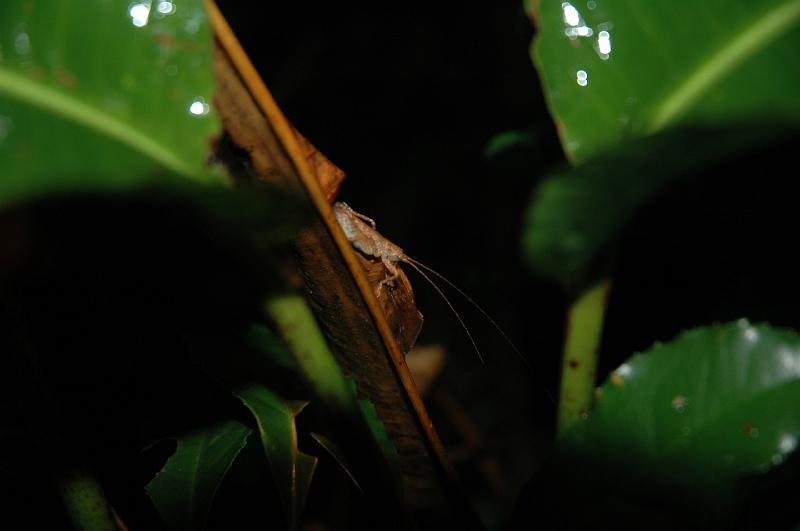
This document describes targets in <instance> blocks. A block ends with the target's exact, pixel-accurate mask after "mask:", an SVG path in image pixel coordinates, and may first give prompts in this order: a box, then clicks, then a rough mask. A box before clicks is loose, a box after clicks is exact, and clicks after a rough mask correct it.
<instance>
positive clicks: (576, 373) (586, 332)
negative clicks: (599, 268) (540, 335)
mask: <svg viewBox="0 0 800 531" xmlns="http://www.w3.org/2000/svg"><path fill="white" fill-rule="evenodd" d="M610 289H611V281H610V280H609V279H605V280H602V281H600V282H599V283H597V284H595V285H594V286H592V287H590V288H589V289H587V290H585V291H584V292H583V293H581V294H580V295H579V296H578V298H577V299H576V300H575V302H573V303H572V305H570V307H569V310H567V330H566V340H565V342H564V355H563V362H562V368H561V391H560V395H559V401H558V433H559V434H561V433H564V431H566V430H567V429H568V428H569V427H570V426H572V425H573V424H574V423H575V422H577V421H578V419H580V418H582V417H585V416H586V414H587V413H588V412H589V407H590V406H591V403H592V393H593V392H594V386H595V377H596V376H597V355H598V351H599V348H600V339H601V338H602V335H603V320H604V318H605V311H606V301H607V300H608V293H609V291H610Z"/></svg>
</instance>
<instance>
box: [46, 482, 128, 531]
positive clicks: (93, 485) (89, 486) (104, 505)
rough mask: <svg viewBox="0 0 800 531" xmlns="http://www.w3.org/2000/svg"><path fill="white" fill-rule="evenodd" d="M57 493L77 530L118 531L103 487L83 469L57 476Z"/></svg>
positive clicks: (118, 527)
mask: <svg viewBox="0 0 800 531" xmlns="http://www.w3.org/2000/svg"><path fill="white" fill-rule="evenodd" d="M56 485H57V487H58V492H59V494H60V495H61V500H62V501H63V502H64V507H65V508H66V510H67V514H69V518H70V520H71V521H72V525H73V526H74V527H75V529H76V530H79V531H117V530H119V529H120V526H118V525H117V523H116V522H115V518H114V515H113V510H112V509H111V506H110V505H109V504H108V501H106V497H105V494H104V493H103V487H101V486H100V483H99V482H98V481H97V479H95V478H94V477H93V476H92V475H90V474H89V473H87V472H86V471H85V470H73V471H70V472H67V473H64V474H63V475H61V476H60V477H58V478H57V479H56Z"/></svg>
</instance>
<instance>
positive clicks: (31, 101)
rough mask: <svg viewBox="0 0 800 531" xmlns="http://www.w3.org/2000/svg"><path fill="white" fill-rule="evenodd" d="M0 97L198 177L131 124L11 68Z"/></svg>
mask: <svg viewBox="0 0 800 531" xmlns="http://www.w3.org/2000/svg"><path fill="white" fill-rule="evenodd" d="M0 94H6V95H8V96H11V97H12V98H15V99H17V100H18V101H21V102H24V103H26V104H28V105H30V106H32V107H36V108H38V109H41V110H44V111H47V112H51V113H53V114H55V115H58V116H60V117H62V118H64V119H67V120H70V121H72V122H74V123H76V124H79V125H81V126H84V127H87V128H89V129H92V130H94V131H96V132H98V133H100V134H101V135H103V136H107V137H110V138H113V139H115V140H117V141H119V142H121V143H122V144H124V145H126V146H128V147H130V148H131V149H133V150H134V151H137V152H139V153H141V154H142V155H144V156H146V157H147V158H150V159H152V160H154V161H155V162H158V163H159V164H161V165H162V166H164V167H165V168H167V169H170V170H172V171H174V172H176V173H178V174H180V175H184V176H193V175H194V174H195V173H196V172H195V171H193V170H192V168H191V166H190V165H189V164H187V163H186V162H185V161H183V160H182V159H181V158H180V157H179V156H177V155H176V154H175V153H174V152H172V151H170V150H168V149H166V148H165V147H164V146H163V144H161V143H160V142H158V141H156V140H153V139H152V138H151V137H150V136H148V135H147V134H145V133H144V132H143V131H140V130H138V129H137V128H135V127H133V126H131V124H129V123H126V122H125V121H123V120H120V119H119V118H116V117H114V116H111V115H109V114H107V113H104V112H102V111H101V110H99V109H97V108H96V107H93V106H91V105H89V104H87V103H85V102H83V101H80V100H79V99H77V98H75V97H72V96H70V95H68V94H65V93H64V92H60V91H58V90H55V89H54V88H52V87H49V86H47V85H45V84H43V83H39V82H36V81H34V80H32V79H30V78H28V77H26V76H24V75H21V74H19V73H16V72H14V71H12V70H10V69H8V68H3V67H0Z"/></svg>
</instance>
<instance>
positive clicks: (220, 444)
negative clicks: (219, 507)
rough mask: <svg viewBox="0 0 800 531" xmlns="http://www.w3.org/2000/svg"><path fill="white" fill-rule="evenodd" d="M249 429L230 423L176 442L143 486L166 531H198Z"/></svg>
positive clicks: (211, 427) (201, 527)
mask: <svg viewBox="0 0 800 531" xmlns="http://www.w3.org/2000/svg"><path fill="white" fill-rule="evenodd" d="M248 435H250V429H249V428H247V427H246V426H244V425H242V424H240V423H239V422H236V421H233V420H230V421H225V422H220V423H218V424H214V425H211V426H208V427H207V428H205V429H202V430H198V431H196V432H193V433H189V434H187V435H185V436H183V437H181V438H179V439H178V448H177V450H176V451H175V454H173V455H172V457H170V458H169V460H168V461H167V463H166V465H164V468H163V469H162V470H161V472H159V473H158V474H157V475H156V477H155V478H153V480H152V481H150V483H149V484H148V485H147V493H148V495H149V496H150V498H151V499H152V500H153V503H154V504H155V506H156V508H157V509H158V513H159V514H160V515H161V518H162V519H163V520H164V523H165V524H166V525H167V528H168V529H171V530H173V529H186V530H189V529H191V530H201V529H203V528H204V527H205V523H206V519H207V518H208V511H209V509H210V508H211V502H212V501H213V499H214V495H215V494H216V492H217V487H219V484H220V482H221V481H222V478H223V477H225V473H226V472H227V471H228V469H229V468H230V467H231V464H232V463H233V460H234V459H235V458H236V456H237V455H238V454H239V451H240V450H241V449H242V448H244V445H245V443H246V442H247V436H248Z"/></svg>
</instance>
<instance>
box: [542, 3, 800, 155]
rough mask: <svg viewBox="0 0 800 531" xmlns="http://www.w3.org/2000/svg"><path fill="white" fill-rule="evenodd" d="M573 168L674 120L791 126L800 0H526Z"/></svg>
mask: <svg viewBox="0 0 800 531" xmlns="http://www.w3.org/2000/svg"><path fill="white" fill-rule="evenodd" d="M528 9H529V11H530V12H531V13H532V15H533V17H534V18H535V21H536V25H537V27H538V37H537V39H536V42H535V44H534V50H533V53H534V60H535V62H536V65H537V68H538V70H539V74H540V76H541V78H542V81H543V83H544V86H545V89H546V90H545V94H546V97H547V99H548V102H549V105H550V108H551V111H552V113H553V116H554V118H555V120H556V122H557V125H558V129H559V132H560V135H561V139H562V143H563V145H564V149H565V150H566V152H567V155H568V156H569V158H570V159H571V160H572V161H574V162H581V161H584V160H586V159H587V158H589V157H590V156H592V155H594V154H596V153H599V152H602V151H604V150H605V149H606V148H608V147H610V146H613V145H614V144H616V143H617V142H619V140H620V139H622V138H625V137H630V136H638V135H643V134H649V133H652V132H654V131H657V130H660V129H662V128H664V127H665V126H668V125H671V124H677V123H680V124H683V125H689V124H690V125H698V124H704V125H720V124H727V123H732V122H735V123H741V122H745V123H746V122H748V121H752V120H754V119H755V120H763V119H764V118H778V119H782V120H793V121H794V120H797V119H798V118H800V98H798V97H797V87H798V86H800V68H796V64H797V61H796V55H797V50H798V49H800V1H799V0H760V1H758V2H754V1H751V0H704V1H702V2H675V1H673V0H648V1H646V2H643V1H642V2H630V1H625V0H590V1H583V0H581V1H573V2H557V1H552V2H543V1H541V0H529V1H528Z"/></svg>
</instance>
